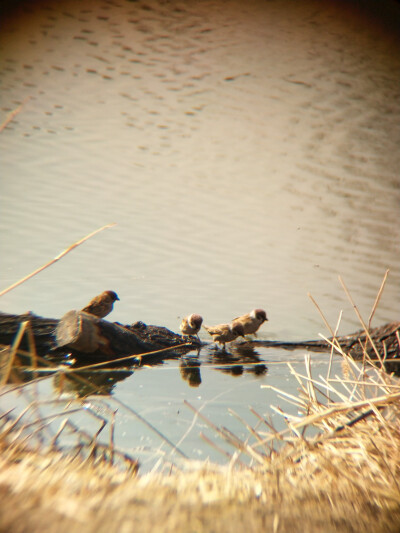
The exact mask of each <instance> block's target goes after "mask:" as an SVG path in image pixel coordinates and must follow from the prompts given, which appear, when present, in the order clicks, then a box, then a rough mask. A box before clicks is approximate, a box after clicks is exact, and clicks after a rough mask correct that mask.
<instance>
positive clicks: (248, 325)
mask: <svg viewBox="0 0 400 533" xmlns="http://www.w3.org/2000/svg"><path fill="white" fill-rule="evenodd" d="M267 320H268V318H267V313H266V312H265V311H264V309H253V311H251V312H250V313H247V314H246V315H243V316H239V317H237V318H234V319H233V320H232V324H241V325H242V326H243V329H244V334H245V335H251V334H253V333H254V334H256V331H257V330H258V328H259V327H260V326H261V324H263V323H264V322H265V321H267Z"/></svg>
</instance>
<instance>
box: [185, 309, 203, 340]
mask: <svg viewBox="0 0 400 533" xmlns="http://www.w3.org/2000/svg"><path fill="white" fill-rule="evenodd" d="M202 323H203V317H202V316H200V315H196V313H192V314H191V315H189V316H187V317H185V318H183V319H182V322H181V325H180V330H181V331H182V334H183V335H196V337H197V338H198V339H199V336H198V332H199V331H200V328H201V325H202ZM199 340H200V339H199Z"/></svg>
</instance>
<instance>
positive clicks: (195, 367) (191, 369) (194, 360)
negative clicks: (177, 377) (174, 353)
mask: <svg viewBox="0 0 400 533" xmlns="http://www.w3.org/2000/svg"><path fill="white" fill-rule="evenodd" d="M199 352H200V350H199V351H198V352H197V357H195V356H193V355H192V356H182V357H181V359H180V361H179V372H180V374H181V377H182V379H183V380H184V381H187V383H188V384H189V385H190V386H191V387H199V386H200V384H201V373H200V365H201V363H200V361H199V360H198V355H199Z"/></svg>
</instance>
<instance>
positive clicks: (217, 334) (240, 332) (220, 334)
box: [204, 323, 244, 350]
mask: <svg viewBox="0 0 400 533" xmlns="http://www.w3.org/2000/svg"><path fill="white" fill-rule="evenodd" d="M204 329H205V330H206V331H208V333H209V334H210V335H211V336H212V338H213V341H214V342H219V344H222V346H223V349H224V350H225V343H227V342H231V341H234V340H235V339H236V338H237V337H239V336H240V337H244V328H243V326H242V324H239V323H238V324H219V325H218V326H204Z"/></svg>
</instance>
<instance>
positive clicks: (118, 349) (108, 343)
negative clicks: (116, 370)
mask: <svg viewBox="0 0 400 533" xmlns="http://www.w3.org/2000/svg"><path fill="white" fill-rule="evenodd" d="M55 338H56V344H57V347H58V348H63V347H66V348H67V349H69V350H72V351H74V352H79V353H84V354H94V353H99V354H102V355H105V356H107V357H109V358H111V359H112V358H116V357H124V356H126V355H138V354H143V353H146V352H152V351H155V350H157V349H158V346H157V345H156V344H154V343H152V342H146V341H142V340H141V339H140V338H139V337H138V336H137V335H135V333H133V332H132V331H130V330H129V329H128V328H125V327H123V326H120V325H118V324H114V323H112V322H108V321H107V320H103V319H101V318H98V317H97V316H94V315H90V314H89V313H85V312H83V311H68V313H66V314H65V315H64V316H63V317H62V318H61V320H60V321H59V323H58V325H57V327H56V330H55Z"/></svg>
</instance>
